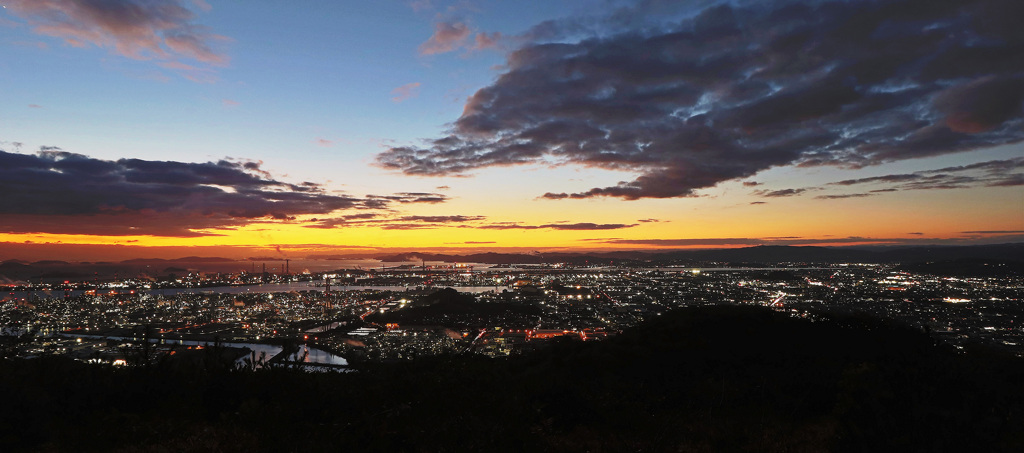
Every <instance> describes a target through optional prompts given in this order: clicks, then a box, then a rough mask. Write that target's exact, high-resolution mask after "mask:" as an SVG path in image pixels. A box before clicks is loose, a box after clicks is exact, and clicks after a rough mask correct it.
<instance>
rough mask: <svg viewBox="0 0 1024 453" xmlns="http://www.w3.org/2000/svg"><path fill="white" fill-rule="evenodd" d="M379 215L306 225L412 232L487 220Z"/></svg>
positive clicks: (356, 216) (320, 221)
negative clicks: (370, 227)
mask: <svg viewBox="0 0 1024 453" xmlns="http://www.w3.org/2000/svg"><path fill="white" fill-rule="evenodd" d="M381 217H382V216H381V215H380V214H377V213H359V214H351V215H344V216H340V217H333V218H329V219H311V220H310V221H311V222H312V223H308V224H306V225H304V226H305V227H306V228H323V229H329V228H336V227H342V226H377V227H380V228H383V229H386V230H411V229H428V228H441V227H444V226H445V224H451V223H468V222H479V221H481V220H484V219H486V218H487V217H485V216H467V215H443V216H421V215H408V216H400V217H388V218H381Z"/></svg>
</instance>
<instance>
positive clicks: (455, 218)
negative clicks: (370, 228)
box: [397, 215, 487, 223]
mask: <svg viewBox="0 0 1024 453" xmlns="http://www.w3.org/2000/svg"><path fill="white" fill-rule="evenodd" d="M486 218H487V217H484V216H479V215H469V216H467V215H432V216H425V215H409V216H403V217H399V218H398V219H397V220H399V221H402V222H428V223H464V222H475V221H479V220H483V219H486Z"/></svg>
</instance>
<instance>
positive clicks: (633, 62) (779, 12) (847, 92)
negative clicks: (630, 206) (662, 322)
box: [377, 0, 1024, 199]
mask: <svg viewBox="0 0 1024 453" xmlns="http://www.w3.org/2000/svg"><path fill="white" fill-rule="evenodd" d="M655 3H658V4H661V3H662V2H642V4H641V6H637V7H633V8H623V9H620V10H616V11H614V12H613V13H612V14H611V15H610V16H608V17H605V18H603V20H598V21H591V23H586V22H585V21H580V20H566V21H553V22H547V23H545V24H541V25H538V26H537V27H534V29H532V30H531V31H530V32H529V33H527V34H526V35H524V36H523V37H521V38H523V39H532V40H530V41H527V43H526V44H524V45H523V46H522V47H521V48H519V49H518V50H515V51H513V52H512V53H510V54H509V55H508V58H507V64H506V67H507V70H506V72H505V73H504V74H502V75H500V76H499V77H498V79H497V80H496V81H495V82H494V83H493V84H491V85H490V86H487V87H485V88H483V89H481V90H479V91H477V92H476V93H475V94H474V95H473V96H471V97H470V98H469V100H468V101H467V103H466V105H465V108H464V112H463V114H462V116H461V117H459V118H458V119H457V120H456V121H455V122H454V123H453V124H452V127H451V130H450V132H449V133H448V135H446V136H444V137H442V138H437V139H433V140H430V141H428V142H427V144H426V145H425V146H398V147H393V148H391V149H389V150H387V151H385V152H384V153H381V154H380V155H378V157H377V163H378V165H380V166H382V167H384V168H388V169H393V170H398V171H402V172H404V173H406V174H410V175H428V176H445V175H461V174H466V173H469V172H472V171H473V170H476V169H480V168H486V167H493V166H508V165H523V164H537V163H545V164H549V163H550V162H552V161H554V162H558V165H582V166H588V167H597V168H603V169H609V170H619V171H626V172H631V173H634V174H637V175H638V176H636V177H635V178H634V179H632V180H629V181H623V182H621V183H619V184H616V185H613V186H609V187H595V188H592V189H590V190H586V191H583V192H578V193H547V194H545V195H543V197H545V198H550V199H565V198H577V199H578V198H590V197H598V196H604V197H619V198H624V199H639V198H669V197H685V196H694V195H695V193H696V192H695V191H697V190H699V189H704V188H708V187H712V186H715V185H716V184H718V183H721V182H723V181H729V180H737V179H742V178H749V177H750V176H752V175H755V174H757V173H758V172H760V171H763V170H766V169H769V168H772V167H777V166H787V165H803V166H815V165H837V166H844V167H863V166H868V165H878V164H882V163H885V162H891V161H897V160H903V159H912V158H918V157H925V156H934V155H940V154H947V153H954V152H966V151H972V150H978V149H984V148H989V147H992V146H996V145H1002V144H1008V143H1018V142H1020V141H1022V140H1024V107H1022V105H1024V59H1022V58H1020V55H1024V36H1022V33H1021V32H1020V31H1019V30H1020V27H1017V26H1014V25H1013V23H1012V21H1011V20H1010V19H1008V18H1009V17H1018V16H1021V15H1024V6H1022V5H1024V3H1021V2H1018V1H1011V0H987V1H983V0H975V1H969V0H965V1H958V2H935V1H931V0H892V1H886V2H846V1H829V0H825V1H815V2H810V1H807V2H801V1H775V2H770V3H748V4H739V5H733V4H722V3H719V4H713V5H712V6H707V7H704V8H702V9H700V10H699V11H693V10H690V11H682V9H683V7H682V6H675V7H669V6H665V5H662V6H661V7H656V5H655ZM1018 13H1019V14H1018ZM449 25H450V26H451V27H454V28H453V30H451V31H450V33H449V34H450V35H451V36H455V37H458V39H468V36H469V30H468V27H464V26H463V27H462V28H458V27H456V26H455V25H453V24H449ZM439 30H440V29H439ZM452 41H453V40H447V41H444V42H452ZM936 187H938V186H936Z"/></svg>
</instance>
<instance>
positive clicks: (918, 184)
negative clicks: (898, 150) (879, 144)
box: [819, 158, 1024, 198]
mask: <svg viewBox="0 0 1024 453" xmlns="http://www.w3.org/2000/svg"><path fill="white" fill-rule="evenodd" d="M1022 170H1024V158H1016V159H1005V160H990V161H985V162H976V163H973V164H967V165H958V166H955V167H945V168H939V169H936V170H922V171H917V172H914V173H899V174H891V175H881V176H872V177H868V178H858V179H846V180H842V181H836V182H833V183H831V184H830V185H832V186H856V185H872V184H874V185H889V186H890V187H886V188H882V189H875V190H872V191H871V192H872V193H880V192H896V191H899V190H931V189H966V188H972V187H998V186H1019V185H1024V173H1020V171H1022ZM819 198H820V197H819ZM832 198H838V196H833V197H832Z"/></svg>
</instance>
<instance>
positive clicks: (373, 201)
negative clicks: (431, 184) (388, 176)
mask: <svg viewBox="0 0 1024 453" xmlns="http://www.w3.org/2000/svg"><path fill="white" fill-rule="evenodd" d="M366 198H367V199H368V201H367V205H369V206H370V207H377V206H379V207H384V206H386V205H387V204H389V203H401V204H408V203H428V204H433V203H444V202H445V201H448V199H449V197H448V195H445V194H442V193H429V192H398V193H396V194H392V195H367V196H366Z"/></svg>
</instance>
